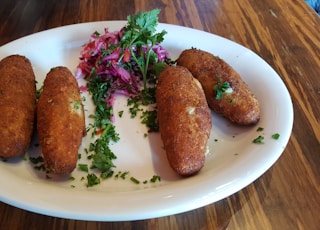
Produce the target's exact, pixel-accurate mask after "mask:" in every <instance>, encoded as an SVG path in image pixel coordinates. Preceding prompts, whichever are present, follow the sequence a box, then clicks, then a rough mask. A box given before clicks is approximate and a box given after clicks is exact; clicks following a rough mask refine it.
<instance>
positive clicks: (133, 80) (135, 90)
mask: <svg viewBox="0 0 320 230" xmlns="http://www.w3.org/2000/svg"><path fill="white" fill-rule="evenodd" d="M123 33H124V29H123V28H122V29H121V30H120V31H114V32H110V31H109V30H108V28H105V29H104V34H99V33H98V32H94V33H93V34H92V35H91V36H90V39H89V42H88V43H86V44H85V45H83V49H82V51H81V53H80V55H81V57H80V63H79V65H78V70H77V73H76V76H75V77H76V79H79V78H83V77H84V78H85V79H90V78H94V77H101V78H102V79H108V78H109V80H110V78H112V82H113V84H112V87H111V88H110V89H109V90H108V92H107V95H110V97H108V98H106V102H107V105H108V106H113V103H114V95H115V94H116V93H120V94H124V95H126V96H136V95H138V94H139V91H140V89H141V88H142V86H143V79H142V74H141V72H140V70H139V68H138V66H137V63H136V62H135V61H134V59H133V57H132V55H131V53H130V51H133V52H134V53H135V56H136V57H141V56H142V55H146V53H141V51H138V50H137V49H136V47H134V46H131V47H126V48H121V47H120V46H119V45H118V44H119V42H120V40H121V38H122V36H123ZM148 48H151V49H152V51H153V53H154V54H155V55H154V56H155V60H154V61H153V63H152V62H150V63H149V66H148V68H150V69H151V68H152V65H153V64H156V63H160V62H162V63H164V62H165V61H166V60H168V59H170V56H169V53H168V51H167V50H165V49H164V48H163V47H162V46H161V45H160V44H158V43H156V44H155V45H154V46H153V47H147V45H144V46H143V50H144V52H147V49H148ZM81 89H82V90H85V87H83V86H82V87H80V90H81Z"/></svg>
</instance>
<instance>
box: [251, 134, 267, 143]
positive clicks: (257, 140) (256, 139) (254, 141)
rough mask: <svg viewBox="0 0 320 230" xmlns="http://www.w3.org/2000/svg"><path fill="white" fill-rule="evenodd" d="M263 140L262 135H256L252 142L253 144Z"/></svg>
mask: <svg viewBox="0 0 320 230" xmlns="http://www.w3.org/2000/svg"><path fill="white" fill-rule="evenodd" d="M263 140H264V137H263V136H258V137H257V138H255V139H254V140H253V141H252V142H253V143H255V144H263Z"/></svg>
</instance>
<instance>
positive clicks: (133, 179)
mask: <svg viewBox="0 0 320 230" xmlns="http://www.w3.org/2000/svg"><path fill="white" fill-rule="evenodd" d="M130 180H131V181H132V182H133V183H135V184H140V181H139V180H138V179H136V178H134V177H130Z"/></svg>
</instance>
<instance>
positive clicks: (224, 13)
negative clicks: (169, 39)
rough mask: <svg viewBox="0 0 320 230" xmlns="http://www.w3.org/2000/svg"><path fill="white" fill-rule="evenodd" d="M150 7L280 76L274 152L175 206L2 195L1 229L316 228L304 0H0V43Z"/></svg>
mask: <svg viewBox="0 0 320 230" xmlns="http://www.w3.org/2000/svg"><path fill="white" fill-rule="evenodd" d="M153 8H160V9H161V15H160V21H161V22H165V23H171V24H176V25H182V26H187V27H192V28H196V29H200V30H204V31H208V32H211V33H214V34H217V35H220V36H223V37H225V38H228V39H231V40H233V41H235V42H237V43H239V44H242V45H244V46H246V47H247V48H249V49H251V50H252V51H254V52H256V53H257V54H258V55H259V56H261V57H262V58H263V59H264V60H265V61H266V62H267V63H269V64H270V65H271V66H272V67H273V68H274V69H275V71H276V72H277V73H278V74H279V75H280V76H281V77H282V80H283V81H284V83H285V84H286V86H287V88H288V90H289V92H290V95H291V97H292V101H293V107H294V126H293V132H292V135H291V138H290V141H289V143H288V145H287V147H286V149H285V150H284V152H283V154H282V156H281V157H280V159H279V160H278V161H277V162H276V163H275V164H274V165H273V166H272V167H271V168H270V169H269V170H268V171H267V172H266V173H265V174H263V175H262V176H261V177H260V178H258V179H257V180H256V181H255V182H253V183H252V184H250V185H249V186H247V187H246V188H244V189H242V190H241V191H239V192H237V193H236V194H234V195H231V196H230V197H228V198H226V199H223V200H221V201H218V202H216V203H214V204H211V205H207V206H205V207H203V208H199V209H196V210H193V211H189V212H186V213H183V214H177V215H172V216H167V217H161V218H154V219H149V220H139V221H128V222H93V221H92V222H91V221H78V220H69V219H61V218H56V217H48V216H44V215H40V214H35V213H32V212H28V211H24V210H21V209H18V208H15V207H12V206H10V205H7V204H5V203H2V202H1V203H0V229H139V230H140V229H229V230H230V229H281V230H282V229H290V230H291V229H308V230H316V229H319V228H320V227H319V226H320V144H319V143H320V124H319V123H320V102H319V101H320V32H319V31H320V18H319V16H318V15H317V14H316V13H315V12H314V11H313V10H312V9H311V8H310V7H309V6H307V5H306V3H305V2H304V0H294V1H293V0H268V1H260V0H232V1H231V0H230V1H229V0H228V1H227V0H173V1H169V0H162V1H160V0H152V1H148V0H141V1H139V0H135V1H129V0H117V1H114V0H83V1H80V0H60V1H58V0H56V1H54V0H52V1H41V0H25V1H21V0H1V1H0V22H1V23H0V45H4V44H6V43H8V42H10V41H13V40H15V39H17V38H20V37H23V36H26V35H29V34H32V33H36V32H39V31H43V30H46V29H50V28H55V27H59V26H62V25H69V24H74V23H80V22H89V21H100V20H125V19H126V17H127V15H129V14H133V13H136V12H137V11H138V10H142V11H146V10H151V9H153ZM270 119H272V118H270ZM0 138H1V137H0ZM2 186H5V185H1V187H2ZM0 189H1V188H0ZM22 190H23V189H22ZM22 192H23V191H22Z"/></svg>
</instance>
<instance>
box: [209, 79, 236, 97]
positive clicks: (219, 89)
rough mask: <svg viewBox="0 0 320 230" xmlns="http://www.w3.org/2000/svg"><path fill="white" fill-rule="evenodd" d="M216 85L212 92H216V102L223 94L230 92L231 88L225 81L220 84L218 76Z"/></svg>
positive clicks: (220, 80)
mask: <svg viewBox="0 0 320 230" xmlns="http://www.w3.org/2000/svg"><path fill="white" fill-rule="evenodd" d="M217 78H218V83H217V84H216V85H214V86H213V90H214V91H215V92H216V100H221V98H222V95H223V94H224V93H227V92H228V91H231V90H232V88H231V86H230V83H229V82H227V81H225V82H222V79H221V77H220V76H217Z"/></svg>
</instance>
